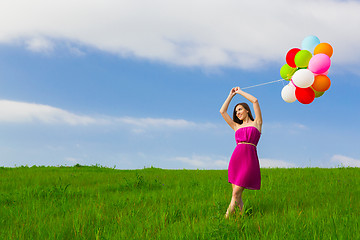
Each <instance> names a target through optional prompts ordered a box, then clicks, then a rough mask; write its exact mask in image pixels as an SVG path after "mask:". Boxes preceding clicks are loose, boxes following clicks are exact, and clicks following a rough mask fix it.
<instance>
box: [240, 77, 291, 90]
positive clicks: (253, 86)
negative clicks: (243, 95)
mask: <svg viewBox="0 0 360 240" xmlns="http://www.w3.org/2000/svg"><path fill="white" fill-rule="evenodd" d="M280 81H284V79H279V80H275V81H271V82H266V83H261V84H257V85H253V86H249V87H244V88H241V89H248V88H253V87H258V86H262V85H267V84H270V83H275V82H280Z"/></svg>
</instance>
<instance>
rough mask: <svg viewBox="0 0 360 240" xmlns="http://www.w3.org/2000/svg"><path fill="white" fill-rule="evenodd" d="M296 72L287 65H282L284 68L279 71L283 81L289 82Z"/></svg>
mask: <svg viewBox="0 0 360 240" xmlns="http://www.w3.org/2000/svg"><path fill="white" fill-rule="evenodd" d="M296 70H297V69H296V68H292V67H290V66H289V65H288V64H284V66H282V67H281V69H280V75H281V77H282V78H283V79H285V80H288V81H289V80H290V79H291V76H292V75H293V74H294V73H295V72H296Z"/></svg>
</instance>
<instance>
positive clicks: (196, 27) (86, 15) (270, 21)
mask: <svg viewBox="0 0 360 240" xmlns="http://www.w3.org/2000/svg"><path fill="white" fill-rule="evenodd" d="M319 9H321V11H319ZM359 10H360V3H359V2H358V1H336V0H329V1H323V0H315V1H305V2H304V1H294V0H293V1H291V0H290V1H289V0H274V1H266V0H260V1H237V0H218V1H215V0H214V1H209V0H199V1H190V0H185V1H184V0H173V1H166V0H153V1H125V0H106V1H89V0H77V1H71V0H61V1H60V0H58V1H46V0H35V1H26V0H23V1H22V0H3V1H2V2H1V8H0V42H6V43H9V42H14V41H19V39H20V40H23V41H24V43H25V44H27V47H28V48H29V49H31V50H37V51H39V50H41V51H43V50H44V49H45V50H47V51H48V50H50V49H51V48H52V45H51V44H52V43H51V42H50V41H49V40H46V39H54V40H55V39H60V40H66V41H74V42H76V43H80V44H84V45H87V46H93V47H95V48H97V49H101V50H104V51H108V52H111V53H115V54H119V55H121V56H135V57H139V58H145V59H150V60H156V61H163V62H169V63H173V64H180V65H201V66H236V67H242V68H249V67H251V68H254V67H259V66H260V65H261V64H263V63H266V62H268V61H282V62H284V56H285V54H286V51H287V50H288V49H290V48H291V47H301V41H302V39H303V38H304V37H306V36H307V35H311V34H315V35H317V36H318V37H319V38H320V40H321V41H323V42H330V43H331V44H332V45H333V47H334V50H335V51H334V57H333V58H334V59H336V62H337V63H344V64H345V63H346V64H347V65H348V64H353V65H357V64H359V62H360V57H359V56H360V45H359V44H358V42H359V41H360V32H359V31H357V26H358V25H359V24H360V14H358V12H359Z"/></svg>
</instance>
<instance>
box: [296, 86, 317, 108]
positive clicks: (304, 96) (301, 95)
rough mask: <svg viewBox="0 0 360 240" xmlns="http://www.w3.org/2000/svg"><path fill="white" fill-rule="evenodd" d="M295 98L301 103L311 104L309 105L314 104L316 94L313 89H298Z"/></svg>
mask: <svg viewBox="0 0 360 240" xmlns="http://www.w3.org/2000/svg"><path fill="white" fill-rule="evenodd" d="M295 96H296V99H297V100H298V101H299V102H301V103H302V104H309V103H312V101H314V99H315V92H314V91H313V90H312V89H311V87H308V88H296V89H295Z"/></svg>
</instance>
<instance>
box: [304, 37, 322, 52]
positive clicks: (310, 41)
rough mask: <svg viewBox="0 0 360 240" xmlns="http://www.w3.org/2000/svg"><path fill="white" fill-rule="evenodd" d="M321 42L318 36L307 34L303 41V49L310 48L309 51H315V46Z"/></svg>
mask: <svg viewBox="0 0 360 240" xmlns="http://www.w3.org/2000/svg"><path fill="white" fill-rule="evenodd" d="M319 43H320V40H319V38H318V37H316V36H307V37H306V38H304V40H303V41H302V43H301V49H302V50H308V51H309V52H311V53H312V52H313V51H314V49H315V47H316V46H317V45H318V44H319Z"/></svg>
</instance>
